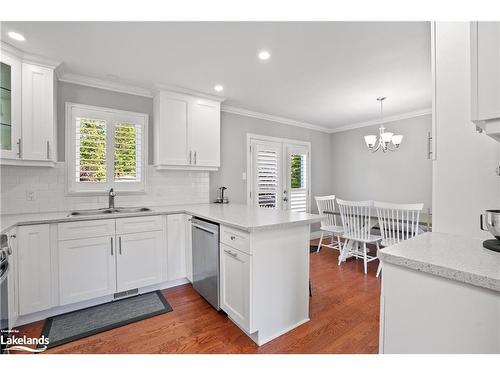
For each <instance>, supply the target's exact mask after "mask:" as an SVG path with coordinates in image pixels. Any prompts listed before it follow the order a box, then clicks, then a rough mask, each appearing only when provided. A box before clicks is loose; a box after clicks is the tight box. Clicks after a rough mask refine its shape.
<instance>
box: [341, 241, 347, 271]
mask: <svg viewBox="0 0 500 375" xmlns="http://www.w3.org/2000/svg"><path fill="white" fill-rule="evenodd" d="M348 242H349V241H344V246H342V248H341V250H340V254H339V266H340V263H342V261H343V260H344V254H345V252H346V251H347V244H348Z"/></svg>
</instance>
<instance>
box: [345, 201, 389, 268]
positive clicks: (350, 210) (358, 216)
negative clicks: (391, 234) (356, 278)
mask: <svg viewBox="0 0 500 375" xmlns="http://www.w3.org/2000/svg"><path fill="white" fill-rule="evenodd" d="M337 204H338V206H339V209H340V217H341V218H342V225H343V228H344V235H343V237H344V238H345V239H346V241H344V246H343V247H342V251H341V253H340V257H339V265H340V263H341V262H343V261H345V260H346V259H347V258H348V257H350V256H355V257H356V258H358V257H362V258H363V265H364V271H365V274H366V273H367V269H368V263H369V262H371V261H374V260H375V259H378V249H379V242H380V241H381V240H382V237H380V236H375V235H373V234H371V229H372V226H373V224H375V223H372V219H371V209H372V207H373V201H361V202H355V201H345V200H341V199H337ZM359 243H361V244H363V246H362V249H361V250H360V249H359V245H358V244H359ZM367 244H375V245H376V246H377V254H376V255H375V256H373V255H370V254H368V252H369V249H368V248H367V246H366V245H367Z"/></svg>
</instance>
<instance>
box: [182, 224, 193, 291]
mask: <svg viewBox="0 0 500 375" xmlns="http://www.w3.org/2000/svg"><path fill="white" fill-rule="evenodd" d="M191 218H192V216H191V215H184V225H185V230H186V233H185V234H186V278H187V279H188V280H189V281H190V282H193V248H192V240H191V239H192V232H191V229H192V228H191Z"/></svg>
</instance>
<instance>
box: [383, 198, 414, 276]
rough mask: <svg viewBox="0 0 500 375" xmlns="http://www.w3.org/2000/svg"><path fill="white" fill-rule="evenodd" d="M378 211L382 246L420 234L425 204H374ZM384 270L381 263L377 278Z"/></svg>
mask: <svg viewBox="0 0 500 375" xmlns="http://www.w3.org/2000/svg"><path fill="white" fill-rule="evenodd" d="M373 205H374V206H375V208H376V209H377V216H378V224H379V228H380V235H381V236H382V246H384V247H387V246H391V245H394V244H397V243H398V242H401V241H405V240H408V239H410V238H413V237H415V236H416V235H417V234H418V233H419V222H420V221H419V219H420V211H422V209H423V208H424V204H423V203H410V204H399V203H389V202H374V203H373ZM381 270H382V263H379V265H378V269H377V277H378V276H379V275H380V271H381Z"/></svg>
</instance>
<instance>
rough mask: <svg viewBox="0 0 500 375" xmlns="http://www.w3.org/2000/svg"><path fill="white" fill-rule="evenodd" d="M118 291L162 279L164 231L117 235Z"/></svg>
mask: <svg viewBox="0 0 500 375" xmlns="http://www.w3.org/2000/svg"><path fill="white" fill-rule="evenodd" d="M117 241H118V244H117V246H118V253H117V258H116V269H117V271H116V273H117V274H116V283H117V291H118V292H123V291H126V290H129V289H134V288H142V287H144V286H148V285H153V284H158V283H160V282H161V281H162V277H161V276H162V259H163V257H162V246H164V243H163V232H162V231H154V232H144V233H134V234H122V235H119V236H117Z"/></svg>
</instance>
